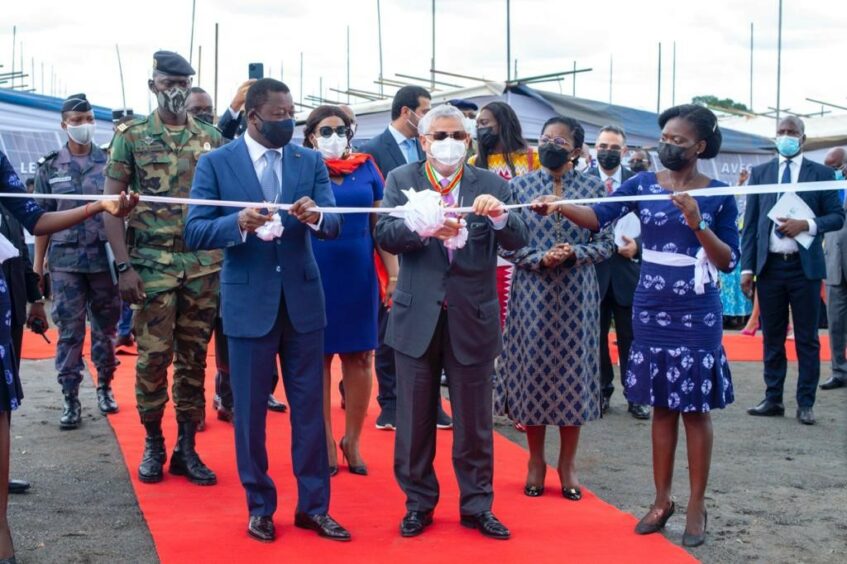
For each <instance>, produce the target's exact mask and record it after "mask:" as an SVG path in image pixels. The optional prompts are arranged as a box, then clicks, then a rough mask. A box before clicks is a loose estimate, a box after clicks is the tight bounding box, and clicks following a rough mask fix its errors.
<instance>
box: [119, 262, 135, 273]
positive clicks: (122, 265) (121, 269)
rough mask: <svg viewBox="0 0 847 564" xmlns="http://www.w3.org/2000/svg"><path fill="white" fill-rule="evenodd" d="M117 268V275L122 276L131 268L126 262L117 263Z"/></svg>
mask: <svg viewBox="0 0 847 564" xmlns="http://www.w3.org/2000/svg"><path fill="white" fill-rule="evenodd" d="M117 268H118V274H123V273H124V272H126V271H127V270H129V269H130V268H132V265H131V264H129V263H128V262H119V263H118V264H117Z"/></svg>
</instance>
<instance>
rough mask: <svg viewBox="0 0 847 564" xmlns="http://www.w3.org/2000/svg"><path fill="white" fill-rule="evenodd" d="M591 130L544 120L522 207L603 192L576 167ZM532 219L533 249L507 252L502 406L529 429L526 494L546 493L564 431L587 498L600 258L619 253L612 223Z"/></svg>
mask: <svg viewBox="0 0 847 564" xmlns="http://www.w3.org/2000/svg"><path fill="white" fill-rule="evenodd" d="M584 138H585V132H584V131H583V129H582V126H581V125H580V124H579V122H577V121H576V120H574V119H571V118H563V117H554V118H551V119H549V120H548V121H547V123H545V124H544V127H543V129H542V131H541V137H540V140H539V143H540V145H539V150H538V154H539V156H540V158H541V166H542V167H543V168H541V169H540V170H537V171H535V172H531V173H529V174H527V175H524V176H521V177H519V178H516V179H514V180H512V182H511V185H512V191H513V193H514V196H515V200H516V201H517V202H519V203H529V202H532V201H533V200H535V199H536V198H538V197H541V196H543V195H545V194H550V193H553V194H555V195H556V198H558V199H561V198H599V197H602V196H603V195H605V193H606V190H605V188H604V187H603V183H602V182H600V180H599V179H598V178H594V177H593V176H587V175H585V174H582V173H581V172H577V171H575V170H574V166H575V164H576V162H577V160H578V158H579V155H580V149H581V147H582V143H583V139H584ZM532 215H533V216H534V217H527V218H526V222H527V227H528V228H529V233H530V242H529V245H527V246H526V247H524V248H523V249H521V250H519V251H513V252H501V253H500V254H501V256H502V257H503V258H505V259H506V260H509V261H511V262H512V263H514V265H515V271H514V277H513V279H512V292H511V299H510V301H509V314H508V316H507V317H506V330H505V333H504V335H503V353H502V355H501V356H500V359H499V362H498V363H497V367H498V368H497V371H496V376H495V384H494V386H495V393H494V403H495V411H496V412H497V413H498V414H500V415H507V416H508V417H510V418H511V419H512V420H513V421H515V422H520V423H523V424H524V425H526V433H527V434H526V439H527V444H528V445H529V465H528V470H527V478H526V485H525V486H524V493H525V494H526V495H528V496H530V497H537V496H540V495H541V494H543V493H544V475H545V471H546V469H547V463H546V462H545V461H544V435H545V431H546V426H547V425H555V426H557V427H558V428H559V436H560V440H561V448H560V451H559V463H558V471H559V478H560V480H561V484H562V495H563V496H564V497H566V498H567V499H570V500H572V501H578V500H579V499H581V497H582V492H581V490H580V487H579V480H578V479H577V476H576V471H575V467H574V458H575V456H576V449H577V444H578V443H579V431H580V428H581V426H582V425H583V424H585V423H587V422H588V421H593V420H595V419H598V418H599V417H600V399H601V394H600V380H599V373H600V368H599V353H600V295H599V290H598V287H597V274H596V272H595V270H594V263H596V262H600V261H603V260H606V259H608V258H609V257H610V256H612V253H613V252H614V249H615V245H614V238H613V236H612V232H611V230H610V229H604V230H603V231H601V232H600V233H599V234H592V232H591V231H589V230H588V229H585V228H582V227H579V226H577V225H574V224H573V223H572V222H570V221H568V220H567V219H563V218H561V217H559V216H550V217H541V216H538V215H536V214H532Z"/></svg>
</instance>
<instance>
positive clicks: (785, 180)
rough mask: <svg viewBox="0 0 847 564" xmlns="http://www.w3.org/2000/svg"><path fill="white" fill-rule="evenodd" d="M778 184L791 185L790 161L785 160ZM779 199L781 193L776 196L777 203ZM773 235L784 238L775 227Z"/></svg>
mask: <svg viewBox="0 0 847 564" xmlns="http://www.w3.org/2000/svg"><path fill="white" fill-rule="evenodd" d="M780 184H791V159H785V170H783V171H782V181H781V182H780ZM781 197H782V192H780V193H778V194H777V195H776V199H777V201H779V199H780V198H781ZM774 235H776V236H777V238H779V239H782V238H784V237H785V235H783V234H782V233H780V232H779V231H777V230H776V227H774Z"/></svg>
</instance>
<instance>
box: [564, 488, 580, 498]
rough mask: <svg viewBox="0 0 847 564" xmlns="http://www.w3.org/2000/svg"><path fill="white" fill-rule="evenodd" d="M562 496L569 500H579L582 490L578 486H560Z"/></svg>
mask: <svg viewBox="0 0 847 564" xmlns="http://www.w3.org/2000/svg"><path fill="white" fill-rule="evenodd" d="M562 497H564V498H565V499H569V500H571V501H579V500H581V499H582V490H581V489H580V488H579V487H578V486H577V487H575V488H568V487H565V486H562Z"/></svg>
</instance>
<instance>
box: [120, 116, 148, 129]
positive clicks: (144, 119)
mask: <svg viewBox="0 0 847 564" xmlns="http://www.w3.org/2000/svg"><path fill="white" fill-rule="evenodd" d="M142 123H147V117H146V116H145V117H138V118H136V119H134V120H132V121H128V122H124V123H121V124H119V125H118V126H117V127H116V128H115V130H116V131H117V132H118V133H123V132H124V131H126V130H127V129H129V128H131V127H135V126H136V125H141V124H142Z"/></svg>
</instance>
